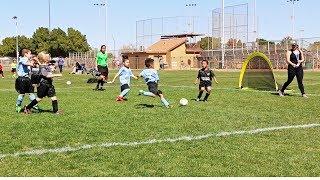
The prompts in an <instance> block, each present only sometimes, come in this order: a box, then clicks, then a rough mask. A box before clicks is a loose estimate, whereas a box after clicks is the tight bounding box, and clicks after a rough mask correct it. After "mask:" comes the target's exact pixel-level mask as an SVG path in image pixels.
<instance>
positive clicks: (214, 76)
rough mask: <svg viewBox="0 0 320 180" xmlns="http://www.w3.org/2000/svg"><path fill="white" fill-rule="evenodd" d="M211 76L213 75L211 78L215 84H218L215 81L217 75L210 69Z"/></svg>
mask: <svg viewBox="0 0 320 180" xmlns="http://www.w3.org/2000/svg"><path fill="white" fill-rule="evenodd" d="M211 76H212V77H213V80H214V82H215V83H216V84H219V82H218V81H217V77H216V75H215V74H214V72H213V71H212V70H211Z"/></svg>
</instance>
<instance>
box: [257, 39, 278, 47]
mask: <svg viewBox="0 0 320 180" xmlns="http://www.w3.org/2000/svg"><path fill="white" fill-rule="evenodd" d="M257 42H258V44H259V45H260V46H267V45H268V43H269V45H274V44H275V42H273V41H268V40H266V39H257Z"/></svg>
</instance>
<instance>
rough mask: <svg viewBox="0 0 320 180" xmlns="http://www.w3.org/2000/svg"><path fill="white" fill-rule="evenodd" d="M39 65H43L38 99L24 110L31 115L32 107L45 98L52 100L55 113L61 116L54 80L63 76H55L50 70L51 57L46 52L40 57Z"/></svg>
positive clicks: (40, 54) (40, 73)
mask: <svg viewBox="0 0 320 180" xmlns="http://www.w3.org/2000/svg"><path fill="white" fill-rule="evenodd" d="M38 60H39V63H41V64H43V66H40V72H39V75H40V76H41V80H40V84H39V86H38V90H37V95H38V98H36V99H35V100H33V101H32V102H31V103H30V104H29V105H28V106H26V107H25V108H24V112H25V113H26V114H30V112H31V111H30V110H31V108H32V107H34V106H35V105H37V104H38V103H39V102H40V101H41V100H42V99H43V98H44V97H49V98H51V101H52V108H53V113H55V114H60V112H59V110H58V99H57V97H56V91H55V88H54V86H53V78H54V77H61V76H62V75H61V74H53V73H52V70H51V68H50V65H49V64H50V55H49V54H46V53H44V52H41V53H39V55H38Z"/></svg>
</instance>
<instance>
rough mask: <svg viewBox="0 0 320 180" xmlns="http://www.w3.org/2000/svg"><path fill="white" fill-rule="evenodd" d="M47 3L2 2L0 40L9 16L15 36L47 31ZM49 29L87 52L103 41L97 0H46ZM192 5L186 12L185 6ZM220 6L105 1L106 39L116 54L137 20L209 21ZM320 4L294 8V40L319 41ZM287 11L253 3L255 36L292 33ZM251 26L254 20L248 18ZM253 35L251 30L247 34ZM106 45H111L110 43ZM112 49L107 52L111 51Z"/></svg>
mask: <svg viewBox="0 0 320 180" xmlns="http://www.w3.org/2000/svg"><path fill="white" fill-rule="evenodd" d="M47 2H48V1H47V0H27V1H26V0H2V1H1V2H0V39H3V38H4V37H7V36H13V35H14V34H15V26H14V23H13V21H12V17H13V16H18V17H19V29H20V30H19V33H20V34H23V35H26V36H31V35H32V33H33V32H34V30H35V29H36V28H37V27H39V26H48V6H47ZM51 2H52V27H54V28H55V27H60V28H62V29H64V30H65V29H66V28H68V27H74V28H77V29H79V30H80V31H81V32H82V33H84V34H86V35H87V38H88V41H89V43H90V45H91V46H92V47H97V46H99V45H100V44H101V43H103V41H104V17H103V12H102V11H101V12H100V13H99V8H98V7H95V6H93V4H94V3H97V2H101V0H51ZM225 2H226V5H234V4H238V3H249V8H250V10H249V14H250V15H252V13H253V11H252V9H253V8H252V7H253V0H225ZM188 3H197V7H195V8H193V9H192V12H191V10H190V8H189V9H188V8H186V7H185V4H188ZM219 7H221V1H220V0H161V1H157V0H108V27H109V28H108V35H109V36H108V39H109V42H108V44H109V45H113V41H112V36H114V38H115V41H116V46H117V49H118V48H120V47H121V46H122V45H128V44H135V39H136V37H135V36H136V27H135V25H136V21H137V20H141V19H147V18H153V17H163V16H165V17H170V16H185V15H190V14H192V15H196V16H201V17H204V18H205V17H209V16H210V12H211V10H212V9H215V8H219ZM319 7H320V1H317V0H300V2H298V3H297V5H296V31H297V32H296V36H300V35H299V34H300V33H299V30H300V29H304V33H303V36H304V37H319V36H320V32H319V30H320V24H319V23H317V22H316V20H314V18H317V17H319V15H320V12H319ZM291 11H292V9H291V6H290V4H289V3H287V0H257V15H258V16H259V34H260V37H263V38H266V39H272V40H277V39H281V38H283V37H284V36H287V35H290V34H291V21H290V17H291ZM249 21H250V22H249V23H250V24H252V22H253V18H250V19H249ZM252 31H253V30H252ZM110 40H111V41H110ZM110 49H112V48H110Z"/></svg>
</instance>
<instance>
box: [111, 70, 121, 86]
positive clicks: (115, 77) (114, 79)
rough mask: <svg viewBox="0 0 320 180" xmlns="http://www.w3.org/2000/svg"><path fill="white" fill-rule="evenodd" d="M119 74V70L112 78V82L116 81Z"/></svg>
mask: <svg viewBox="0 0 320 180" xmlns="http://www.w3.org/2000/svg"><path fill="white" fill-rule="evenodd" d="M119 75H120V72H118V73H117V74H116V75H115V76H114V78H113V80H112V81H111V82H110V83H114V82H115V81H116V79H117V78H118V77H119Z"/></svg>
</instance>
